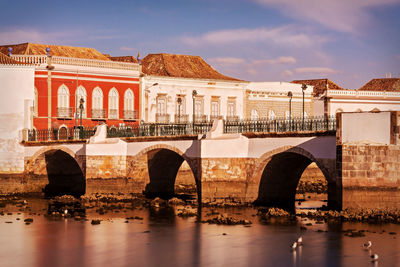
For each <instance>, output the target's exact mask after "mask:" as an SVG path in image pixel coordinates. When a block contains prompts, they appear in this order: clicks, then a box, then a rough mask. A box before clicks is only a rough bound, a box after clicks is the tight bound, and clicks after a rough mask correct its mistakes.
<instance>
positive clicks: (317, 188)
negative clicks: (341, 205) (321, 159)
mask: <svg viewBox="0 0 400 267" xmlns="http://www.w3.org/2000/svg"><path fill="white" fill-rule="evenodd" d="M327 202H328V181H327V180H326V178H325V175H324V174H323V172H322V171H321V169H320V168H319V167H318V166H317V164H316V163H315V162H312V163H311V164H310V165H308V166H307V168H306V169H305V170H304V172H303V174H302V175H301V178H300V180H299V183H298V184H297V188H296V205H295V207H296V209H316V208H324V206H326V205H327Z"/></svg>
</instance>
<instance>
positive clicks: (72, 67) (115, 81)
mask: <svg viewBox="0 0 400 267" xmlns="http://www.w3.org/2000/svg"><path fill="white" fill-rule="evenodd" d="M6 50H7V52H6ZM0 52H2V53H8V55H9V56H10V57H11V58H13V59H14V60H17V61H19V62H22V63H27V64H33V65H35V68H36V70H35V81H34V83H35V88H34V90H35V99H34V105H33V112H32V114H33V120H32V121H33V125H32V127H33V128H35V129H37V130H40V129H50V128H51V129H54V130H61V129H62V128H73V127H75V126H80V125H82V126H84V127H94V126H96V125H98V124H101V123H106V124H107V125H108V126H109V127H111V128H112V127H116V128H118V127H121V126H128V127H129V126H130V125H132V126H133V125H135V124H137V123H138V120H139V116H140V114H139V110H140V107H139V105H140V91H139V87H140V86H139V76H140V73H141V69H140V65H139V64H138V63H137V61H136V59H135V58H133V57H118V58H112V57H110V56H108V55H104V54H101V53H100V52H98V51H97V50H95V49H92V48H80V47H69V46H51V45H40V44H31V43H25V44H18V45H7V46H0ZM127 58H129V59H130V60H128V61H127V60H126V59H127ZM135 61H136V62H135Z"/></svg>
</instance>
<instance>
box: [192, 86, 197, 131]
mask: <svg viewBox="0 0 400 267" xmlns="http://www.w3.org/2000/svg"><path fill="white" fill-rule="evenodd" d="M196 96H197V91H196V90H193V91H192V99H193V120H192V123H193V131H194V119H195V106H194V101H195V99H196Z"/></svg>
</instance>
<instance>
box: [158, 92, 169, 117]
mask: <svg viewBox="0 0 400 267" xmlns="http://www.w3.org/2000/svg"><path fill="white" fill-rule="evenodd" d="M166 102H167V101H166V98H165V96H159V97H157V113H158V114H166V113H167V103H166Z"/></svg>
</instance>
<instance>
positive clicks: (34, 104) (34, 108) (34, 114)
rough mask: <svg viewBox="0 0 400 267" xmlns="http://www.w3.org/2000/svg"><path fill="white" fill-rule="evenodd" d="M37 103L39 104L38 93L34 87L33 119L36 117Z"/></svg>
mask: <svg viewBox="0 0 400 267" xmlns="http://www.w3.org/2000/svg"><path fill="white" fill-rule="evenodd" d="M38 102H39V96H38V91H37V89H36V87H35V98H34V100H33V116H34V117H37V116H38Z"/></svg>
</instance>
